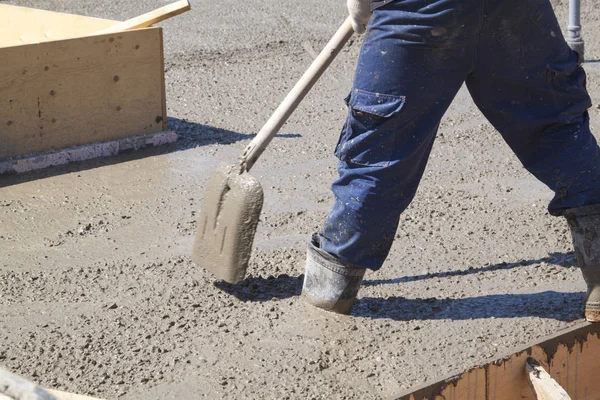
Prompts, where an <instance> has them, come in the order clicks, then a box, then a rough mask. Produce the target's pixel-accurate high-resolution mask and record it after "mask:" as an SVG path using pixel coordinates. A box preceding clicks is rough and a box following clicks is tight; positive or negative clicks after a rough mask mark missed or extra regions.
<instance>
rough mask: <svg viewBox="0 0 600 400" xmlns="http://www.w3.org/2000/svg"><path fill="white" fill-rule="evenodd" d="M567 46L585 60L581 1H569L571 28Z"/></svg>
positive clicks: (569, 28) (569, 27)
mask: <svg viewBox="0 0 600 400" xmlns="http://www.w3.org/2000/svg"><path fill="white" fill-rule="evenodd" d="M568 30H569V32H568V35H567V44H568V45H569V47H570V48H571V49H573V50H574V51H576V52H577V54H579V58H580V60H581V61H583V60H584V43H583V38H582V37H581V0H569V26H568Z"/></svg>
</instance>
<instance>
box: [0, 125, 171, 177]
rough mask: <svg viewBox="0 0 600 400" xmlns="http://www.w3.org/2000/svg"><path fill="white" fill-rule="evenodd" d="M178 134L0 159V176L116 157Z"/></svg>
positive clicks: (168, 140)
mask: <svg viewBox="0 0 600 400" xmlns="http://www.w3.org/2000/svg"><path fill="white" fill-rule="evenodd" d="M177 138H178V135H177V133H175V131H163V132H156V133H151V134H145V135H138V136H133V137H129V138H124V139H119V140H113V141H109V142H102V143H90V144H85V145H81V146H75V147H70V148H66V149H60V150H55V151H50V152H45V153H32V154H27V155H23V156H18V157H11V158H9V159H5V160H0V175H3V174H9V173H13V174H14V173H16V174H21V173H24V172H29V171H34V170H38V169H43V168H48V167H52V166H57V165H64V164H68V163H71V162H78V161H84V160H91V159H93V158H99V157H109V156H115V155H117V154H119V153H121V152H123V151H126V150H138V149H141V148H144V147H148V146H154V147H155V146H161V145H164V144H168V143H173V142H175V141H176V140H177Z"/></svg>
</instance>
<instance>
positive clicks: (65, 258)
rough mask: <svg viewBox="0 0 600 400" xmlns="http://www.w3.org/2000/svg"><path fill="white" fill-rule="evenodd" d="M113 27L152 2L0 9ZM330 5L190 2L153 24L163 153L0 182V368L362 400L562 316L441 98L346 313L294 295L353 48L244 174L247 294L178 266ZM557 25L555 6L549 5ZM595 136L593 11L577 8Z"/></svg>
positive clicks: (560, 321)
mask: <svg viewBox="0 0 600 400" xmlns="http://www.w3.org/2000/svg"><path fill="white" fill-rule="evenodd" d="M10 3H11V4H20V5H32V4H34V3H35V5H36V6H38V7H46V8H52V9H56V10H59V11H70V12H77V13H83V14H87V15H93V16H100V17H108V18H115V19H126V18H129V17H132V16H135V15H137V14H141V13H142V12H145V11H148V10H149V9H151V8H153V7H158V6H160V5H162V4H164V3H166V2H164V1H156V0H152V1H147V2H134V1H120V2H108V1H106V0H101V1H98V0H94V1H91V0H78V1H75V0H62V1H50V0H36V1H33V0H12V1H10ZM344 3H345V2H344V1H341V0H340V1H336V2H322V1H317V0H307V1H302V2H300V1H290V0H283V1H277V2H273V1H265V0H248V1H244V2H241V1H232V0H224V1H221V2H195V3H194V4H193V10H192V11H191V12H189V13H187V14H184V15H182V16H180V17H176V18H174V19H173V20H170V21H167V22H165V23H164V24H163V26H164V27H165V38H166V45H165V46H166V70H167V71H166V74H167V96H168V114H169V116H170V120H169V128H170V129H174V130H176V131H177V133H178V134H179V135H181V136H182V139H181V140H180V141H178V142H177V143H176V144H172V145H167V146H165V147H162V148H158V149H147V150H141V151H139V152H135V153H130V154H124V155H120V156H117V157H112V158H107V159H103V160H91V161H87V162H83V163H80V164H76V165H68V166H60V167H56V168H52V169H49V170H46V171H42V172H36V173H31V174H25V175H20V176H12V177H6V178H1V179H0V252H1V253H0V254H1V257H0V324H1V326H2V327H3V328H2V330H0V343H2V344H1V346H0V365H2V366H4V367H6V368H7V369H9V370H11V371H13V372H15V373H18V374H21V375H23V376H26V377H28V378H30V379H33V380H35V381H37V382H39V383H40V384H42V385H43V386H46V387H53V388H57V389H60V390H66V391H72V392H78V393H82V394H88V395H95V396H98V397H104V398H124V399H159V398H160V399H175V398H179V399H181V398H201V397H205V398H211V399H213V398H257V399H271V398H290V399H294V398H310V399H318V398H331V399H342V398H346V399H350V398H361V399H376V398H385V397H390V396H393V395H394V393H398V392H399V391H400V390H402V389H405V388H409V387H412V386H413V385H416V384H419V383H423V382H426V381H429V380H433V379H435V378H439V377H442V376H446V375H448V374H451V373H454V372H459V371H461V370H463V369H466V368H468V367H471V366H474V365H476V364H477V363H478V362H479V361H480V360H485V359H487V358H489V357H495V356H498V357H501V356H503V355H505V354H508V353H509V352H510V350H511V349H512V348H514V347H517V346H521V347H522V346H523V345H524V344H528V343H530V342H532V341H535V340H536V339H538V338H540V337H543V336H547V335H548V334H551V333H553V332H554V331H555V330H557V329H559V328H563V327H566V326H568V325H571V324H573V323H574V322H575V321H578V320H580V317H581V311H582V310H581V301H582V299H583V296H584V293H583V291H584V284H583V280H582V279H581V277H580V272H579V271H578V269H577V268H576V267H575V265H574V264H575V258H574V255H573V253H572V252H571V245H570V243H569V240H570V239H569V236H568V232H567V226H566V224H565V222H564V221H563V220H561V219H556V218H552V217H550V216H549V215H548V213H547V212H546V209H545V207H546V205H547V202H548V200H549V199H550V196H551V194H550V192H549V191H548V190H547V189H546V188H545V187H544V186H542V185H541V184H539V183H538V182H536V181H535V179H534V178H532V177H531V176H529V175H528V174H527V172H525V171H524V170H523V168H522V167H521V165H520V164H519V162H518V161H517V159H516V158H515V156H514V155H513V154H512V153H511V152H510V151H509V149H508V146H506V144H504V143H503V142H502V140H501V138H500V136H499V135H498V134H497V133H496V132H495V131H494V130H493V128H492V127H491V126H490V124H488V123H487V122H486V121H485V120H484V118H483V117H482V116H481V114H480V113H479V111H477V109H476V108H475V106H474V105H473V103H472V101H471V100H470V98H469V96H468V94H467V92H466V91H465V90H461V92H460V93H459V95H458V97H457V98H456V100H455V102H454V103H453V105H452V107H451V109H450V110H449V111H448V113H447V115H446V116H445V118H444V121H443V123H442V125H441V127H440V131H439V134H438V138H437V141H436V144H435V146H434V150H433V154H432V156H431V159H430V162H429V165H428V168H427V171H426V173H425V176H424V179H423V182H422V185H421V187H420V189H419V192H418V193H417V197H416V199H415V201H414V202H413V204H412V205H411V206H410V208H409V209H408V210H407V211H406V213H404V215H403V216H402V219H401V224H400V228H399V230H398V235H397V242H396V243H395V245H394V247H393V249H392V253H391V255H390V257H389V259H388V261H387V262H386V265H385V266H384V268H383V269H382V270H381V271H380V272H378V273H368V274H367V277H366V282H365V285H364V288H363V289H362V290H361V292H360V299H359V301H358V303H357V305H356V306H355V308H354V310H353V313H352V315H351V316H347V317H343V316H336V315H331V314H327V313H325V312H319V311H316V310H314V309H311V308H309V307H308V306H305V305H304V304H303V302H301V301H300V299H299V298H298V294H299V293H300V288H301V283H302V272H303V268H304V266H303V262H304V257H305V253H304V248H305V241H306V240H308V238H309V235H310V233H312V232H313V231H315V230H317V229H318V228H319V226H320V224H321V222H322V220H323V218H324V217H325V215H326V213H327V211H328V208H329V205H330V204H331V201H332V196H331V194H330V192H329V184H330V182H331V181H332V179H333V178H334V176H335V158H334V157H333V155H332V152H333V147H334V145H335V143H336V141H337V136H338V132H339V129H340V128H341V124H342V121H343V118H344V115H345V106H344V103H343V101H342V99H343V97H344V96H345V94H346V93H347V92H348V90H349V86H350V82H351V77H352V72H353V67H354V63H355V59H356V55H357V51H358V47H359V41H357V40H355V41H353V42H352V43H351V44H350V45H349V46H347V48H346V49H345V51H344V52H342V54H341V55H340V56H339V58H338V60H336V62H335V63H334V65H333V66H332V68H331V69H330V71H328V72H327V73H326V74H325V76H324V77H323V79H322V81H321V82H320V83H319V84H318V85H317V87H316V88H315V90H314V91H313V92H312V93H311V94H310V95H309V96H308V97H307V99H306V100H305V101H304V103H303V104H302V105H301V107H300V108H299V109H298V110H297V112H296V113H295V114H294V115H293V116H292V118H291V120H290V122H289V123H288V124H287V125H286V126H285V127H284V129H283V131H282V133H281V135H280V136H279V137H278V138H276V139H275V140H274V141H273V143H272V144H271V146H270V148H269V149H267V151H266V152H265V154H264V155H263V157H262V159H261V160H259V162H258V163H257V165H256V167H255V168H254V169H253V175H254V176H256V177H257V178H258V179H259V181H260V182H261V183H262V185H263V187H264V190H265V206H264V209H263V214H262V218H261V222H260V224H259V228H258V233H257V240H256V243H255V251H254V254H253V257H252V259H251V262H250V267H249V273H250V276H249V278H248V279H247V280H246V281H245V282H243V283H242V284H240V285H237V286H230V285H224V284H221V283H215V282H214V280H213V279H212V277H211V276H210V275H209V274H208V273H206V272H205V271H202V270H199V269H197V268H195V267H194V266H193V264H192V263H191V262H190V259H189V254H190V251H191V245H192V242H193V237H194V233H195V224H196V222H195V220H196V215H197V212H198V210H199V208H200V206H201V204H202V198H203V195H204V194H203V189H204V184H205V182H206V179H207V177H208V175H209V173H210V172H211V170H212V169H213V168H214V166H216V165H217V163H219V162H222V161H227V162H233V161H234V160H235V159H236V158H237V156H238V153H239V152H241V151H242V149H243V148H244V146H245V145H246V144H247V143H248V141H249V139H250V138H251V137H252V135H253V134H255V133H256V132H257V131H258V130H259V129H260V127H261V126H262V124H263V123H264V122H265V121H266V119H267V118H268V116H269V115H270V113H271V112H272V110H274V108H275V107H276V106H277V104H278V102H279V101H280V100H281V99H282V98H283V97H284V95H285V93H286V92H287V90H288V89H289V88H291V86H292V85H293V84H294V83H295V81H296V80H297V79H298V77H299V76H300V74H301V73H302V72H303V70H304V69H305V68H306V67H307V66H308V64H309V63H310V61H311V59H312V55H313V54H314V53H315V52H318V51H319V49H320V48H321V47H322V46H323V45H324V43H325V42H326V41H327V39H328V38H329V36H330V35H332V34H333V32H334V31H335V30H336V29H337V27H338V25H339V24H340V23H341V22H342V21H343V19H344V17H345V8H344ZM553 4H554V5H555V7H556V10H557V12H558V14H559V18H560V20H561V22H563V21H565V22H566V19H567V2H566V1H553ZM583 26H584V30H583V34H584V38H585V39H586V49H587V57H588V59H589V60H591V61H590V62H589V63H587V64H586V65H585V68H586V70H587V72H588V86H589V89H590V92H591V95H592V99H593V102H594V106H593V108H592V109H591V110H590V113H591V117H592V126H593V129H594V131H595V132H596V134H598V132H600V129H599V122H600V115H599V114H600V110H599V109H598V107H599V106H598V103H599V102H600V97H599V96H600V79H599V78H600V64H598V63H597V61H598V60H599V59H600V46H599V38H600V37H599V36H598V33H597V32H599V30H598V28H599V21H598V10H597V9H596V8H595V6H594V4H593V2H583Z"/></svg>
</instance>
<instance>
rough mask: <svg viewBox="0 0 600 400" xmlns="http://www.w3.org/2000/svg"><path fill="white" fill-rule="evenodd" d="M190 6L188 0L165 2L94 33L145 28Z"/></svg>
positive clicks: (184, 10) (189, 8)
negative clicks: (160, 5) (165, 3)
mask: <svg viewBox="0 0 600 400" xmlns="http://www.w3.org/2000/svg"><path fill="white" fill-rule="evenodd" d="M191 8H192V7H191V5H190V2H189V1H188V0H179V1H176V2H174V3H171V4H167V5H166V6H163V7H160V8H157V9H155V10H153V11H150V12H148V13H146V14H142V15H139V16H137V17H134V18H131V19H128V20H127V21H123V22H120V23H118V24H115V25H113V26H111V27H110V28H106V29H102V30H100V31H97V32H94V35H101V34H106V33H115V32H121V31H126V30H129V29H139V28H146V27H149V26H151V25H154V24H156V23H159V22H161V21H164V20H166V19H169V18H172V17H174V16H176V15H179V14H182V13H184V12H186V11H189V10H191Z"/></svg>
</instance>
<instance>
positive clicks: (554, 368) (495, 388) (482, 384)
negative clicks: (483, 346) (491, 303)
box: [395, 323, 600, 400]
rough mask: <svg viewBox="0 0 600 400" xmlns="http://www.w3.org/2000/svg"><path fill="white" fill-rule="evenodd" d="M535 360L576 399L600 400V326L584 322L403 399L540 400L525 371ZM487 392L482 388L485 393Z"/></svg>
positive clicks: (412, 393)
mask: <svg viewBox="0 0 600 400" xmlns="http://www.w3.org/2000/svg"><path fill="white" fill-rule="evenodd" d="M528 357H533V358H534V359H536V360H537V361H538V362H539V363H540V364H541V366H542V367H543V368H544V369H545V370H546V371H548V373H549V374H550V376H552V378H554V379H555V380H556V381H557V382H558V383H559V384H560V385H561V386H562V387H563V388H564V389H565V390H566V392H567V393H568V394H569V396H571V398H572V399H575V400H577V399H581V400H600V324H596V325H592V324H587V323H585V324H581V325H578V326H576V327H574V328H571V329H568V330H566V331H563V332H558V333H557V334H556V335H554V336H552V337H550V338H547V339H545V340H543V341H541V342H540V343H539V344H535V345H532V346H530V347H529V348H527V349H523V350H520V351H517V352H514V353H513V354H511V355H510V356H508V357H506V358H505V359H501V360H496V361H493V362H489V363H487V364H484V365H481V366H479V367H476V368H473V369H471V370H468V371H466V372H464V373H462V374H460V375H458V376H454V377H450V378H446V379H443V380H441V381H439V382H435V383H432V384H426V385H423V386H422V387H420V388H416V389H412V390H410V391H408V392H407V393H403V394H400V395H398V396H396V397H395V398H398V399H401V400H440V399H454V400H463V399H464V400H515V399H521V400H535V394H534V393H533V391H532V389H531V387H530V386H529V383H528V382H527V375H526V372H525V363H526V362H527V358H528ZM481 388H483V390H481Z"/></svg>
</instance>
